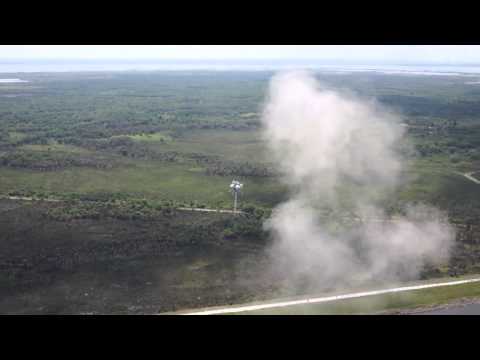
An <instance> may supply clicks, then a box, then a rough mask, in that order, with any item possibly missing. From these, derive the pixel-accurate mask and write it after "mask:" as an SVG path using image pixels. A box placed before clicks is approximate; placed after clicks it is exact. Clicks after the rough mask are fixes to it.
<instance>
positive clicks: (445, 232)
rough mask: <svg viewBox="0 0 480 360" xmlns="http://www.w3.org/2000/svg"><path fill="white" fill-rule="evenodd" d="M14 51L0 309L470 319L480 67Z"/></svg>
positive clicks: (1, 193) (478, 292)
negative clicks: (99, 58)
mask: <svg viewBox="0 0 480 360" xmlns="http://www.w3.org/2000/svg"><path fill="white" fill-rule="evenodd" d="M79 47H80V46H79ZM179 47H181V46H179ZM218 47H219V48H221V46H218ZM266 47H267V48H268V46H266ZM10 48H13V46H0V124H1V126H0V214H1V218H0V314H189V313H202V312H204V313H212V314H215V313H226V314H237V313H239V314H240V313H242V314H279V315H284V314H285V315H287V314H416V313H428V312H429V311H430V312H431V313H432V314H437V313H438V314H442V313H444V312H446V313H449V312H448V311H449V310H448V309H449V308H451V307H454V308H458V309H466V306H470V307H468V309H469V313H470V314H480V308H479V305H478V304H480V222H479V220H478V219H479V218H480V68H479V67H477V66H476V65H475V64H474V63H468V64H467V65H462V64H460V63H456V62H453V63H448V64H436V65H435V64H433V65H431V64H430V65H429V64H428V63H427V62H423V63H421V64H420V65H402V64H403V63H402V62H401V61H399V62H398V63H389V64H387V65H382V64H375V63H368V64H364V65H362V66H353V65H345V64H339V65H338V64H335V63H333V64H332V63H328V62H325V61H324V62H322V63H320V65H318V66H316V65H315V64H316V63H315V61H314V60H313V59H314V58H311V59H309V60H308V61H307V60H305V61H303V62H300V61H290V60H288V59H289V58H286V59H285V60H282V61H283V62H280V60H278V59H277V60H276V61H274V62H272V63H271V64H273V65H271V64H270V63H269V61H268V60H265V59H263V60H261V61H260V60H258V61H252V62H248V63H247V62H243V63H242V62H241V61H236V62H232V63H229V62H228V61H226V60H223V62H222V63H221V64H220V65H219V63H218V62H212V63H209V62H208V61H207V60H202V61H197V62H195V61H193V60H191V61H185V60H184V61H178V62H177V61H176V60H175V59H174V58H172V59H171V60H169V61H168V62H161V61H154V60H150V61H143V62H142V61H138V62H136V61H135V60H129V61H124V62H122V61H118V62H107V61H106V60H105V62H94V61H93V60H91V59H90V60H88V59H87V60H82V59H75V60H68V61H67V60H62V61H60V60H58V59H57V60H55V61H53V60H48V59H47V60H41V61H39V60H38V61H36V62H35V61H33V60H31V59H27V58H23V59H21V60H18V59H17V58H18V57H19V55H18V54H19V53H18V52H16V53H15V52H14V54H13V55H11V56H10V57H9V56H7V55H8V52H9V51H10V50H11V49H10ZM58 48H59V49H55V51H60V52H64V50H62V49H61V46H58ZM133 48H135V47H133ZM158 48H159V49H161V46H159V47H158ZM315 48H316V49H317V50H318V53H315V56H319V54H322V51H327V50H325V49H322V46H315ZM460 48H461V47H460ZM473 48H479V49H473V50H471V53H475V51H477V50H478V53H479V54H480V47H478V46H473ZM14 50H16V49H14ZM87 50H88V49H87ZM87 50H85V51H87ZM317 50H315V51H317ZM32 51H33V52H34V51H35V49H33V50H32ZM52 51H53V50H52ZM132 51H133V52H134V49H133V50H132ZM182 51H183V52H184V51H185V50H182ZM218 51H222V50H221V49H220V50H218ZM312 51H313V50H312ZM329 51H330V50H329ZM385 51H386V50H385ZM409 51H412V52H414V51H415V49H413V50H412V49H410V50H409ZM458 53H459V54H460V55H459V56H460V57H461V54H462V50H461V49H459V51H458ZM182 54H183V53H182ZM74 55H78V54H74ZM174 55H176V56H179V55H178V54H174ZM50 56H55V53H53V52H52V53H51V54H50ZM72 56H73V55H72ZM137 56H139V57H141V54H139V55H137ZM289 56H291V55H289ZM315 59H316V58H315ZM427 60H428V59H426V60H425V61H427ZM352 61H353V60H352ZM412 61H413V60H412ZM472 61H473V60H472ZM472 61H471V62H472ZM478 63H480V58H479V61H478ZM176 64H179V66H176ZM229 64H230V65H229ZM325 64H327V65H328V66H327V65H325ZM396 64H398V65H396ZM449 282H452V284H450V285H442V284H443V283H445V284H447V283H449ZM437 285H438V286H437ZM386 289H387V290H388V289H390V290H391V289H397V290H398V289H401V291H397V290H396V291H390V290H389V291H386V292H384V290H386ZM382 291H383V292H382ZM365 292H367V293H368V294H365ZM376 292H379V293H376ZM346 294H359V295H358V296H357V295H352V296H350V295H348V296H346V297H345V298H342V296H344V295H346ZM338 296H340V298H337V297H338ZM315 299H316V300H315ZM307 300H308V301H307ZM282 304H283V305H282ZM459 311H460V312H457V313H461V311H464V310H459ZM453 313H455V311H453Z"/></svg>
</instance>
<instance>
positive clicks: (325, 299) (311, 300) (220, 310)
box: [183, 278, 480, 315]
mask: <svg viewBox="0 0 480 360" xmlns="http://www.w3.org/2000/svg"><path fill="white" fill-rule="evenodd" d="M472 282H480V278H474V279H467V280H459V281H450V282H442V283H433V284H427V285H416V286H405V287H399V288H393V289H384V290H375V291H366V292H358V293H351V294H343V295H336V296H327V297H317V298H305V299H299V300H293V301H281V302H273V303H267V304H258V305H245V306H232V307H225V308H216V309H207V310H202V311H195V312H189V313H185V314H183V315H219V314H231V313H239V312H248V311H255V310H265V309H272V308H279V307H287V306H296V305H305V304H316V303H323V302H331V301H338V300H345V299H355V298H361V297H366V296H374V295H382V294H388V293H396V292H404V291H412V290H420V289H429V288H434V287H440V286H453V285H461V284H468V283H472Z"/></svg>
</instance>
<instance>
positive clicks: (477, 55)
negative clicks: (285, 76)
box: [0, 45, 480, 64]
mask: <svg viewBox="0 0 480 360" xmlns="http://www.w3.org/2000/svg"><path fill="white" fill-rule="evenodd" d="M9 59H125V60H132V59H195V60H198V59H306V60H308V59H318V60H324V61H328V60H335V61H338V60H343V61H347V62H352V63H355V62H359V63H360V62H376V63H398V64H400V63H472V62H478V63H480V46H455V45H441V46H438V45H437V46H435V45H426V46H423V45H388V46H387V45H0V60H9Z"/></svg>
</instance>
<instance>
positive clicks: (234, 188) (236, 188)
mask: <svg viewBox="0 0 480 360" xmlns="http://www.w3.org/2000/svg"><path fill="white" fill-rule="evenodd" d="M242 187H243V184H241V183H240V181H237V180H233V181H232V183H231V184H230V191H231V192H232V193H233V213H234V214H236V213H237V196H238V193H239V192H240V190H241V189H242Z"/></svg>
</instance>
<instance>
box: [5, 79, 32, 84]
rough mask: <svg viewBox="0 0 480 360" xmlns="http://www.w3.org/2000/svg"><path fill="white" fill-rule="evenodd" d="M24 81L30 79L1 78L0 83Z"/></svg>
mask: <svg viewBox="0 0 480 360" xmlns="http://www.w3.org/2000/svg"><path fill="white" fill-rule="evenodd" d="M24 82H28V81H27V80H22V79H0V84H11V83H24Z"/></svg>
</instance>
